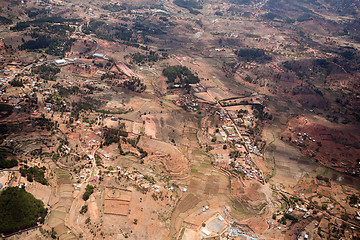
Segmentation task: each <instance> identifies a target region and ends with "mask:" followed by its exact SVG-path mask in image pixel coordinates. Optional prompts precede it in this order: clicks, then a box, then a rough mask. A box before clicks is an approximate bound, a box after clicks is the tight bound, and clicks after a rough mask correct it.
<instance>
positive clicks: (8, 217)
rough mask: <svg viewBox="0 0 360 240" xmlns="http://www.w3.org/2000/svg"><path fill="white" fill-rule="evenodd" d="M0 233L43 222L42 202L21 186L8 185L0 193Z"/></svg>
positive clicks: (43, 209)
mask: <svg viewBox="0 0 360 240" xmlns="http://www.w3.org/2000/svg"><path fill="white" fill-rule="evenodd" d="M0 209H1V211H0V233H3V234H10V233H13V232H16V231H18V230H21V229H25V228H29V227H33V226H36V225H37V223H38V222H40V223H43V222H44V220H45V216H46V213H47V209H46V208H44V203H43V202H42V201H40V200H38V199H36V198H34V196H33V195H31V194H30V193H28V192H26V191H25V189H23V188H18V187H9V188H7V189H5V190H4V191H3V192H2V193H1V195H0Z"/></svg>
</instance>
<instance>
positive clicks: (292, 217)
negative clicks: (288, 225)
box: [284, 213, 298, 223]
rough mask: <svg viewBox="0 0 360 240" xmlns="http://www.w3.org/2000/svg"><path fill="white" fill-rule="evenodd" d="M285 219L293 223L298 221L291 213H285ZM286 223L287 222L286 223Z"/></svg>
mask: <svg viewBox="0 0 360 240" xmlns="http://www.w3.org/2000/svg"><path fill="white" fill-rule="evenodd" d="M284 217H285V218H286V219H289V220H290V221H291V222H292V223H296V222H297V221H298V219H297V217H295V216H294V215H291V214H289V213H285V214H284ZM285 222H286V221H285Z"/></svg>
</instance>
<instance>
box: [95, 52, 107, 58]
mask: <svg viewBox="0 0 360 240" xmlns="http://www.w3.org/2000/svg"><path fill="white" fill-rule="evenodd" d="M93 57H97V58H102V59H108V58H107V57H106V55H104V54H101V53H94V54H93Z"/></svg>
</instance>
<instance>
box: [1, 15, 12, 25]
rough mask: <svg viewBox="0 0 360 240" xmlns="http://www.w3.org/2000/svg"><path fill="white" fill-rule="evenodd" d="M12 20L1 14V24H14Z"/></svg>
mask: <svg viewBox="0 0 360 240" xmlns="http://www.w3.org/2000/svg"><path fill="white" fill-rule="evenodd" d="M12 22H13V21H12V20H11V19H9V18H6V17H3V16H0V23H1V24H12Z"/></svg>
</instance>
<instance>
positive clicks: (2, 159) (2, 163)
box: [0, 146, 18, 169]
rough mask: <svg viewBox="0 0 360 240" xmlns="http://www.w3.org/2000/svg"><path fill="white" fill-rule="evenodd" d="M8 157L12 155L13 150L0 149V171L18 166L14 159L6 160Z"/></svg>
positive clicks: (7, 148) (3, 147)
mask: <svg viewBox="0 0 360 240" xmlns="http://www.w3.org/2000/svg"><path fill="white" fill-rule="evenodd" d="M10 155H13V150H12V149H11V148H9V147H5V146H2V147H0V169H3V168H12V167H15V166H17V165H18V161H17V160H16V159H8V158H9V156H10Z"/></svg>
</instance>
